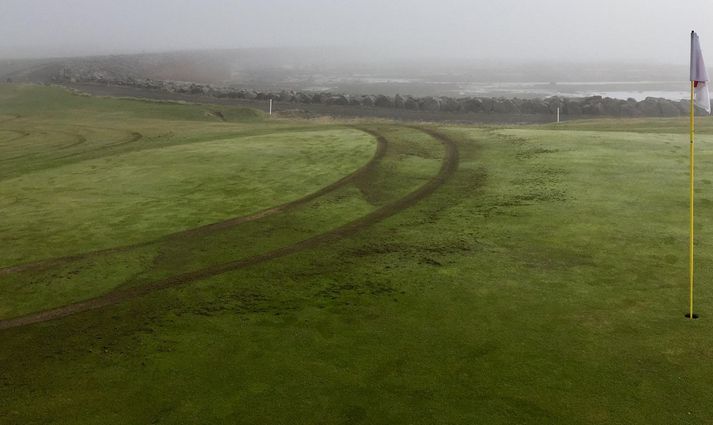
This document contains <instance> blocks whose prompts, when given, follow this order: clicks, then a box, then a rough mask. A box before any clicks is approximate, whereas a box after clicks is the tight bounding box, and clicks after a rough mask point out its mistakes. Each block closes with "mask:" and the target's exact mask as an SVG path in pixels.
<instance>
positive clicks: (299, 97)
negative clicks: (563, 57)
mask: <svg viewBox="0 0 713 425" xmlns="http://www.w3.org/2000/svg"><path fill="white" fill-rule="evenodd" d="M52 81H53V82H56V83H90V84H103V85H111V86H119V87H121V86H123V87H133V88H136V89H142V90H153V91H160V92H165V93H176V94H186V95H200V96H202V97H212V98H216V99H242V100H248V101H260V100H264V101H267V100H270V99H272V100H275V101H276V102H282V103H290V104H295V105H300V104H301V105H326V106H329V105H333V106H339V107H357V108H385V109H394V110H403V111H422V112H428V113H439V114H442V113H445V114H447V113H453V114H458V115H463V114H469V113H474V114H488V113H492V114H498V115H509V114H512V115H540V116H542V115H554V114H556V111H557V108H559V110H560V115H561V116H563V117H566V118H568V119H573V118H578V117H582V118H584V117H677V116H684V115H688V113H689V107H690V106H689V102H688V101H686V100H680V101H674V100H670V99H664V98H655V97H647V98H646V99H644V100H642V101H637V100H635V99H633V98H629V99H627V100H623V99H614V98H610V97H602V96H589V97H579V98H574V97H559V96H553V97H548V98H542V99H519V98H512V99H508V98H503V97H472V96H470V97H448V96H438V97H435V96H426V97H415V96H409V95H398V94H397V95H395V96H385V95H381V94H380V95H349V94H343V93H329V92H308V91H293V90H281V91H261V90H249V89H244V88H234V87H229V86H220V85H214V84H201V83H193V82H183V81H163V80H152V79H148V78H134V77H115V76H109V75H105V74H102V73H100V72H94V73H89V74H87V75H84V74H76V73H72V72H66V71H62V72H59V73H58V74H57V75H55V76H54V77H53V78H52ZM295 107H296V108H299V106H295ZM696 113H697V114H700V113H704V111H702V110H697V111H696Z"/></svg>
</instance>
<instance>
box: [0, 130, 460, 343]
mask: <svg viewBox="0 0 713 425" xmlns="http://www.w3.org/2000/svg"><path fill="white" fill-rule="evenodd" d="M420 130H421V131H423V132H425V133H427V134H429V135H430V136H432V137H433V138H435V139H436V140H438V141H439V142H440V143H442V144H443V146H444V147H445V153H446V154H445V157H444V158H443V162H442V164H441V168H440V170H439V172H438V174H436V175H435V176H434V177H433V178H432V179H431V180H429V181H428V182H427V183H426V184H424V185H423V186H421V187H420V188H418V189H416V190H415V191H413V192H411V193H410V194H408V195H406V196H405V197H403V198H401V199H399V200H397V201H395V202H393V203H391V204H389V205H386V206H384V207H382V208H379V209H378V210H376V211H374V212H372V213H370V214H367V215H366V216H364V217H362V218H359V219H357V220H355V221H352V222H350V223H348V224H345V225H343V226H341V227H338V228H336V229H333V230H331V231H329V232H326V233H323V234H320V235H317V236H314V237H311V238H308V239H305V240H303V241H300V242H297V243H295V244H292V245H289V246H285V247H282V248H279V249H276V250H273V251H270V252H267V253H264V254H260V255H256V256H254V257H251V258H247V259H243V260H237V261H231V262H227V263H224V264H218V265H215V266H211V267H207V268H204V269H201V270H196V271H193V272H189V273H183V274H180V275H177V276H172V277H169V278H166V279H162V280H159V281H156V282H153V283H151V284H148V285H144V286H140V287H133V288H126V289H119V290H115V291H112V292H109V293H107V294H105V295H101V296H99V297H96V298H92V299H89V300H85V301H81V302H77V303H73V304H69V305H66V306H63V307H58V308H54V309H50V310H45V311H42V312H38V313H32V314H29V315H26V316H22V317H17V318H14V319H8V320H0V329H9V328H17V327H21V326H26V325H31V324H35V323H41V322H46V321H50V320H54V319H59V318H62V317H67V316H70V315H73V314H77V313H81V312H85V311H90V310H97V309H100V308H103V307H107V306H110V305H114V304H118V303H120V302H123V301H127V300H130V299H134V298H138V297H141V296H143V295H146V294H150V293H152V292H154V291H158V290H161V289H165V288H169V287H174V286H179V285H185V284H187V283H190V282H194V281H197V280H202V279H206V278H209V277H213V276H217V275H220V274H223V273H226V272H230V271H234V270H239V269H242V268H245V267H249V266H252V265H255V264H259V263H262V262H265V261H268V260H272V259H276V258H280V257H284V256H287V255H290V254H294V253H297V252H300V251H304V250H307V249H310V248H313V247H317V246H319V245H322V244H324V243H327V242H331V241H335V240H339V239H341V238H344V237H346V236H349V235H352V234H355V233H357V232H358V231H359V230H361V229H363V228H366V227H368V226H371V225H373V224H375V223H378V222H380V221H382V220H384V219H386V218H388V217H391V216H393V215H395V214H397V213H398V212H400V211H403V210H405V209H407V208H409V207H411V206H413V205H414V204H416V203H417V202H418V201H420V200H422V199H424V198H426V197H428V196H429V195H431V194H432V193H433V192H434V191H435V190H436V189H438V188H439V187H440V186H441V185H443V184H444V183H445V182H446V180H447V179H448V178H449V177H450V176H451V175H452V174H453V173H454V172H455V171H456V170H457V169H458V161H459V157H458V148H457V146H456V144H455V142H453V141H452V140H451V139H450V138H449V137H447V136H446V135H444V134H442V133H440V132H437V131H434V130H430V129H422V128H421V129H420ZM378 137H380V138H381V136H378ZM382 140H383V138H382Z"/></svg>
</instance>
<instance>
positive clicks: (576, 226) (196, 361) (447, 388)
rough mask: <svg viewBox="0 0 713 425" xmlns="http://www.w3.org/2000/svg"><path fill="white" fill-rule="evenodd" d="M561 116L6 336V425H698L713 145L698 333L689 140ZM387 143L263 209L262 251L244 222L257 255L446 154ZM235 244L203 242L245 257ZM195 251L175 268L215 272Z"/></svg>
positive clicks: (707, 345) (459, 130)
mask: <svg viewBox="0 0 713 425" xmlns="http://www.w3.org/2000/svg"><path fill="white" fill-rule="evenodd" d="M650 123H651V128H655V127H657V126H661V122H660V121H657V120H651V121H650ZM580 125H581V126H582V128H576V127H577V126H580ZM568 126H571V127H557V128H556V129H542V128H541V127H536V128H517V129H497V128H488V129H480V128H469V127H455V126H452V127H443V128H441V131H443V132H446V133H448V134H449V135H451V137H453V138H454V139H456V140H457V142H458V146H459V151H460V165H459V169H458V171H457V173H456V174H455V175H454V176H453V177H452V178H451V179H450V180H448V181H447V183H446V184H445V185H444V186H443V187H441V188H440V189H439V190H438V191H437V192H436V193H435V194H433V195H432V196H431V197H429V198H427V199H425V200H423V201H421V202H419V203H418V204H417V205H416V206H414V207H412V208H410V209H408V210H406V211H403V212H402V213H400V214H397V215H395V216H393V217H390V218H388V219H386V220H384V221H382V222H380V223H378V224H375V225H373V226H370V227H369V228H366V229H363V230H362V231H360V232H359V233H357V234H355V235H353V236H350V237H347V238H344V239H342V240H339V241H336V242H330V243H328V244H325V245H320V246H316V247H313V248H311V249H309V250H306V251H303V252H300V253H298V254H294V255H290V256H287V257H283V258H279V259H275V260H272V261H270V262H265V263H261V264H259V265H256V266H253V267H250V268H247V269H243V270H239V271H235V272H230V273H226V274H222V275H219V276H216V277H213V278H210V279H206V280H203V281H200V282H195V283H193V284H190V285H186V286H182V287H177V288H172V289H168V290H164V291H160V292H156V293H153V294H151V295H149V296H146V297H143V298H140V299H136V300H132V301H128V302H125V303H122V304H119V305H116V306H112V307H110V308H107V309H104V310H100V311H93V312H86V313H82V314H79V315H75V316H72V317H68V318H66V319H62V320H58V321H54V322H48V323H43V324H39V325H35V326H30V327H25V328H17V329H9V330H4V331H0V338H1V339H2V344H0V364H2V365H3V366H2V367H3V368H2V374H0V397H1V398H2V400H3V408H2V409H0V422H5V423H11V424H14V423H17V424H20V423H22V424H32V423H67V424H69V423H71V424H91V423H104V424H113V423H117V424H126V423H137V424H138V423H181V424H190V423H196V424H198V423H201V424H202V423H226V424H232V423H284V424H288V423H289V424H294V423H335V424H336V423H349V424H355V423H384V424H387V423H388V424H397V423H409V424H413V423H423V424H432V423H543V424H551V423H566V424H571V423H595V424H605V423H641V424H672V423H707V422H709V420H710V417H711V416H712V415H713V410H712V409H711V407H710V406H713V396H712V395H711V394H713V391H711V389H712V388H711V386H712V384H711V382H712V381H711V377H712V376H713V366H712V365H713V362H711V360H712V359H711V355H713V344H711V341H710V338H709V335H710V329H709V328H710V320H709V319H707V317H708V316H710V315H711V314H713V313H711V311H713V310H711V308H710V303H711V301H713V299H712V295H713V291H711V289H710V285H707V284H706V282H708V281H709V280H711V277H712V276H711V268H710V267H709V264H711V261H712V260H713V258H711V255H710V253H709V251H710V250H708V249H707V246H708V243H709V242H708V241H709V240H711V237H713V234H711V230H710V224H711V220H710V218H709V214H706V212H705V211H706V208H708V207H709V200H708V198H709V196H708V195H707V191H708V189H709V188H710V185H711V183H710V181H711V180H712V179H713V172H712V171H711V169H710V167H709V166H708V165H707V164H708V163H709V161H708V160H709V159H710V155H711V153H712V152H711V147H713V143H712V142H713V139H712V138H711V137H710V136H705V135H701V137H700V138H699V143H698V145H697V146H698V147H697V149H698V150H699V152H698V153H699V158H700V162H699V168H698V170H697V176H698V177H697V179H698V187H699V188H700V189H701V190H700V192H699V193H698V205H699V214H698V216H697V218H698V221H697V223H698V224H697V230H698V239H697V254H698V257H697V258H698V260H697V263H696V264H697V273H698V279H699V280H698V281H699V282H700V283H699V286H698V288H697V300H698V306H699V307H698V308H697V311H698V313H700V314H701V316H702V317H701V319H699V320H697V321H688V320H685V319H684V318H683V314H684V313H685V312H686V308H687V306H686V303H687V284H688V281H687V256H686V255H687V254H686V253H687V207H688V203H687V193H688V192H687V184H688V176H687V174H686V173H687V157H686V153H687V148H688V141H687V137H686V135H685V131H679V130H675V131H676V133H678V134H675V135H672V134H670V133H671V132H672V131H673V130H671V131H664V132H659V131H651V132H648V131H647V130H646V129H647V127H646V125H645V123H643V122H640V123H639V124H636V126H640V127H638V128H639V130H636V131H634V130H635V129H633V128H632V125H631V122H629V121H607V122H604V123H596V122H587V123H586V124H577V123H572V124H568ZM597 126H600V127H601V128H595V127H597ZM667 128H668V127H667ZM676 128H678V127H676ZM378 129H379V130H380V131H382V132H384V133H387V135H388V136H389V137H390V138H391V140H394V143H397V142H398V141H401V144H399V146H400V147H399V148H397V149H394V150H393V151H392V154H394V156H391V157H390V158H389V159H388V160H385V162H384V165H383V168H381V170H382V171H379V172H375V173H373V174H371V175H372V176H374V177H373V178H374V179H373V180H366V181H363V182H361V183H360V184H358V185H357V186H355V187H351V188H348V189H347V188H345V192H344V193H341V194H339V195H337V194H335V196H336V198H334V199H332V200H331V201H327V199H325V200H322V201H320V202H321V203H323V204H325V205H321V204H320V202H315V205H318V204H319V205H320V206H319V207H315V206H314V205H313V206H310V207H309V208H305V209H304V210H300V211H294V213H293V214H290V215H287V216H284V217H283V218H281V217H282V216H275V217H273V218H272V220H274V221H268V222H267V223H269V224H266V225H265V226H264V227H262V229H263V232H264V238H265V239H264V242H262V240H263V239H262V238H261V237H260V236H258V234H259V232H258V230H259V228H260V226H258V223H255V232H256V233H254V234H253V235H254V236H251V237H250V238H249V239H248V240H249V241H251V242H250V243H249V244H253V243H255V244H262V243H264V244H265V245H264V246H262V247H256V249H258V250H262V249H267V248H269V247H268V245H270V246H272V245H271V244H273V243H274V244H275V246H277V245H280V244H283V243H289V241H290V240H293V239H292V238H299V237H304V235H308V234H312V232H314V231H319V230H320V228H319V227H322V228H327V227H329V226H330V225H332V226H333V225H336V224H337V223H338V222H340V220H342V219H343V220H348V219H350V217H353V216H358V215H360V214H363V213H364V212H366V211H369V210H370V209H371V208H373V207H376V206H377V205H379V204H381V203H384V202H388V199H392V197H397V196H399V195H400V194H402V193H407V192H408V191H409V190H411V188H413V187H414V186H416V185H418V183H419V182H420V181H422V180H423V179H424V178H426V177H425V176H427V175H429V174H432V172H433V170H434V169H435V168H437V167H434V166H435V165H436V164H437V163H438V159H439V158H440V155H442V153H440V152H442V150H438V145H437V144H435V143H433V140H431V139H429V138H427V137H424V136H422V135H419V134H418V133H417V132H416V131H415V130H411V129H401V128H398V127H392V126H384V125H382V126H380V127H378ZM620 130H626V131H620ZM409 141H410V142H409ZM409 153H411V154H415V156H414V155H409ZM401 155H405V156H401ZM426 158H430V159H431V161H425V162H423V161H424V160H425V159H426ZM421 163H422V165H423V167H422V166H421ZM419 169H423V172H422V173H418V172H417V171H418V170H419ZM384 187H386V189H382V188H384ZM377 188H378V189H377ZM369 190H373V192H367V191H369ZM342 200H344V202H346V207H344V208H341V207H340V205H344V204H342ZM356 200H360V201H359V203H358V205H360V206H354V204H352V203H351V202H356ZM327 206H328V207H327ZM313 209H314V215H312V211H313ZM322 214H325V215H322ZM317 217H325V218H324V219H317ZM339 217H343V218H342V219H340V218H339ZM313 218H314V219H315V220H316V222H318V223H320V226H318V227H317V228H312V227H310V226H311V224H310V220H311V219H313ZM281 220H284V221H281ZM281 223H282V224H281ZM303 226H306V227H305V228H304V229H303V230H305V233H300V231H299V229H302V228H303ZM296 231H297V232H296ZM295 232H296V233H295ZM280 235H283V236H280ZM223 238H224V239H222V240H219V239H206V242H205V243H200V244H199V245H198V246H199V247H200V248H201V249H206V250H208V252H211V250H212V252H214V253H215V255H218V256H220V255H224V254H222V251H224V250H225V248H224V247H225V245H224V244H230V243H233V245H232V246H235V247H238V246H240V244H239V242H240V238H241V235H240V234H239V233H234V234H232V233H227V234H224V235H223ZM282 238H284V239H282ZM271 241H272V242H271ZM191 247H192V246H191V245H190V244H188V243H187V244H186V245H185V246H177V247H175V250H174V251H172V253H171V256H169V257H173V258H174V260H172V261H173V263H171V261H168V262H166V263H163V264H165V272H168V271H169V269H170V268H171V267H173V266H176V267H180V262H181V261H180V260H181V259H182V258H183V259H187V260H191V259H193V260H195V261H199V262H200V261H208V258H207V257H201V256H200V255H198V254H196V253H195V251H191V249H192V248H191ZM194 247H195V246H194ZM231 249H232V248H231ZM146 255H149V256H150V257H151V258H154V257H152V256H153V255H154V254H153V253H151V252H149V253H147V254H146ZM200 258H203V259H202V260H201V259H200ZM193 260H191V261H193ZM127 262H128V263H129V264H131V262H130V261H129V260H128V257H127ZM94 267H96V268H97V270H100V269H102V266H101V265H100V264H96V265H95V266H94ZM127 267H130V266H127ZM154 273H162V272H160V271H158V269H155V270H154ZM3 279H5V278H4V277H3Z"/></svg>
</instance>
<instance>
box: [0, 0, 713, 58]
mask: <svg viewBox="0 0 713 425" xmlns="http://www.w3.org/2000/svg"><path fill="white" fill-rule="evenodd" d="M691 29H696V30H697V31H698V33H699V34H700V36H701V41H702V44H703V48H704V53H705V52H706V51H709V52H711V53H709V56H711V58H710V59H709V60H708V61H709V62H711V63H713V1H711V0H687V1H680V0H597V1H594V0H586V1H578V0H531V1H527V0H111V1H110V0H61V1H60V0H0V56H2V57H19V56H22V57H28V56H47V55H62V56H64V55H84V54H103V53H133V52H152V51H161V50H178V49H194V48H242V47H322V46H344V47H357V48H367V49H371V50H373V51H374V52H376V53H379V54H380V55H395V56H398V57H408V56H411V55H418V56H420V57H423V56H434V57H435V56H441V57H449V58H468V59H516V60H517V59H523V60H533V59H541V60H553V59H556V60H562V59H564V60H574V61H600V60H617V59H622V58H630V59H632V60H634V61H643V60H653V61H656V62H663V63H683V64H686V63H687V61H688V46H689V44H688V43H689V41H688V33H689V32H690V30H691ZM708 46H709V47H708ZM707 47H708V50H706V48H707Z"/></svg>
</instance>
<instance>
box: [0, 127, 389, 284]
mask: <svg viewBox="0 0 713 425" xmlns="http://www.w3.org/2000/svg"><path fill="white" fill-rule="evenodd" d="M354 128H356V129H358V130H361V131H363V132H365V133H368V134H370V135H372V136H373V137H375V138H376V150H375V151H374V155H373V156H372V157H371V158H370V159H369V161H368V162H367V163H366V164H364V165H363V166H362V167H360V168H359V169H357V170H356V171H354V172H352V173H351V174H348V175H346V176H344V177H342V178H341V179H339V180H337V181H336V182H334V183H332V184H330V185H328V186H325V187H323V188H321V189H319V190H317V191H316V192H313V193H310V194H309V195H306V196H304V197H302V198H298V199H295V200H293V201H290V202H287V203H285V204H282V205H279V206H276V207H270V208H267V209H265V210H262V211H258V212H256V213H254V214H250V215H247V216H242V217H235V218H231V219H228V220H225V221H220V222H217V223H211V224H207V225H204V226H199V227H196V228H192V229H187V230H181V231H179V232H176V233H171V234H168V235H165V236H162V237H160V238H158V239H153V240H150V241H145V242H139V243H135V244H129V245H122V246H117V247H112V248H106V249H100V250H96V251H88V252H83V253H80V254H76V255H67V256H62V257H54V258H48V259H45V260H40V261H34V262H31V263H25V264H19V265H14V266H8V267H2V268H0V276H7V275H11V274H16V273H22V272H27V271H40V270H46V269H48V268H51V267H54V266H58V265H62V264H66V263H70V262H73V261H79V260H83V259H87V258H93V257H98V256H101V255H108V254H117V253H122V252H128V251H131V250H133V249H138V248H142V247H145V246H149V245H151V244H154V243H157V242H162V241H170V240H180V239H186V238H190V237H197V236H203V235H207V234H210V233H213V232H216V231H220V230H223V229H228V228H231V227H235V226H238V225H241V224H243V223H248V222H251V221H255V220H259V219H261V218H264V217H269V216H272V215H275V214H279V213H282V212H285V211H289V210H292V209H294V208H297V207H299V206H301V205H304V204H306V203H308V202H311V201H313V200H315V199H316V198H319V197H320V196H324V195H326V194H328V193H330V192H333V191H335V190H337V189H339V188H341V187H343V186H346V185H347V184H349V183H351V182H352V181H353V180H355V179H357V178H359V177H361V176H362V175H364V174H366V173H368V172H370V171H371V169H372V168H373V167H374V166H375V165H376V164H377V163H378V162H379V161H380V160H381V158H383V157H384V155H385V154H386V144H387V142H386V139H385V138H384V137H383V136H382V135H380V134H378V133H377V132H375V131H372V130H369V129H366V128H358V127H354ZM137 134H138V133H137Z"/></svg>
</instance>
